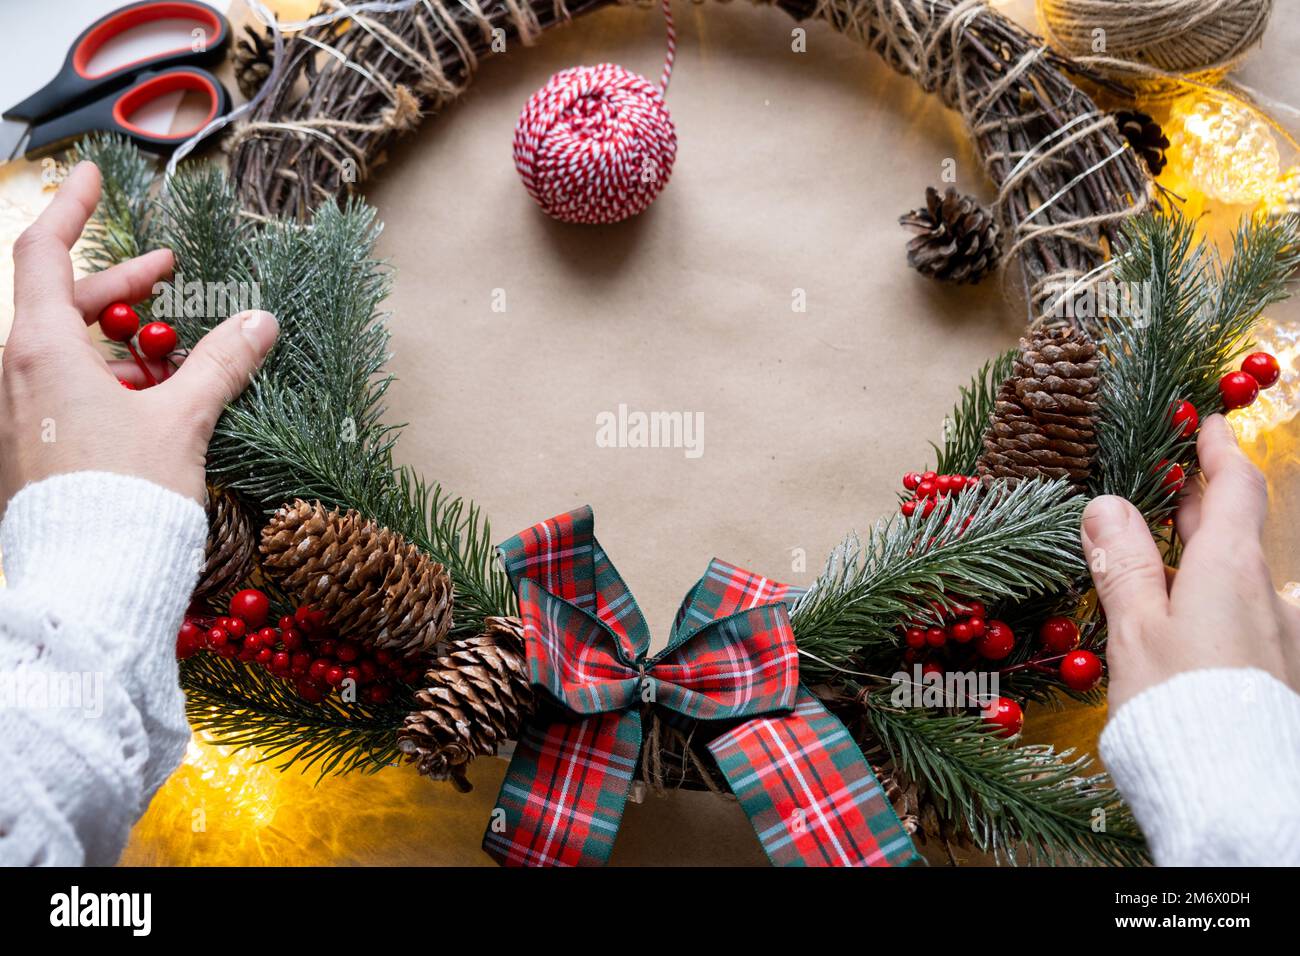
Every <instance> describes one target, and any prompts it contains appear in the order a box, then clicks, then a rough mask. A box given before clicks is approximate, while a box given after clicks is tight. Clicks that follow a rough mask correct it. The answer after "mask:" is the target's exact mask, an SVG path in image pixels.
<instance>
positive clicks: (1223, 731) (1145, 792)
mask: <svg viewBox="0 0 1300 956" xmlns="http://www.w3.org/2000/svg"><path fill="white" fill-rule="evenodd" d="M1101 756H1102V760H1104V761H1105V763H1106V766H1107V768H1108V769H1109V770H1110V773H1111V776H1112V777H1113V778H1114V780H1115V785H1116V786H1117V787H1118V788H1119V790H1120V793H1122V794H1123V795H1124V799H1125V800H1127V801H1128V803H1129V806H1131V807H1132V808H1133V815H1134V816H1135V817H1136V818H1137V822H1138V825H1139V826H1141V828H1142V832H1143V833H1144V834H1145V835H1146V838H1147V843H1148V844H1149V845H1150V847H1151V854H1152V857H1153V858H1154V859H1155V862H1156V863H1158V864H1159V865H1161V866H1297V865H1300V696H1298V695H1297V694H1296V693H1295V692H1294V691H1293V690H1291V689H1290V688H1289V687H1287V686H1286V685H1285V684H1283V683H1282V682H1281V681H1279V680H1277V678H1275V677H1273V676H1272V675H1270V674H1267V673H1265V672H1264V671H1261V670H1255V669H1253V668H1217V669H1207V670H1195V671H1186V672H1184V673H1182V674H1178V675H1176V676H1174V677H1171V678H1169V680H1166V681H1164V682H1163V683H1160V684H1157V685H1156V686H1154V687H1150V688H1147V690H1145V691H1143V692H1142V693H1140V694H1138V695H1137V696H1136V697H1134V698H1133V699H1132V700H1130V701H1129V702H1128V703H1126V704H1124V706H1122V707H1121V708H1120V709H1119V711H1118V712H1116V713H1115V715H1114V716H1113V717H1112V718H1111V720H1110V722H1109V723H1108V724H1107V725H1106V729H1105V730H1104V731H1103V732H1102V735H1101Z"/></svg>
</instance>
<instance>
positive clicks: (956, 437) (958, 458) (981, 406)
mask: <svg viewBox="0 0 1300 956" xmlns="http://www.w3.org/2000/svg"><path fill="white" fill-rule="evenodd" d="M1015 360H1016V350H1015V349H1010V350H1008V351H1006V352H1003V353H1002V354H1001V355H999V356H998V357H997V358H995V359H993V360H992V361H989V362H986V363H985V364H984V367H983V368H981V369H980V370H979V371H978V372H976V373H975V377H974V378H973V379H971V383H970V385H968V386H965V387H963V388H962V389H961V397H960V398H959V399H958V400H957V405H956V407H954V408H953V410H952V414H951V415H950V416H949V417H948V419H947V420H946V421H945V422H944V440H943V447H942V448H940V447H939V446H938V445H935V444H934V443H933V442H931V447H932V448H934V450H935V454H936V456H937V461H936V463H935V466H934V470H935V471H937V472H939V474H941V475H973V474H975V462H976V460H977V459H978V458H979V456H980V453H981V452H982V451H983V450H984V429H986V428H987V427H988V424H989V419H990V418H991V417H992V415H993V404H994V402H995V400H996V399H997V394H998V387H999V386H1001V384H1002V382H1003V381H1004V380H1006V379H1007V378H1008V377H1009V376H1010V375H1011V372H1012V369H1013V367H1014V365H1015Z"/></svg>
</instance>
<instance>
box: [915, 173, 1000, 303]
mask: <svg viewBox="0 0 1300 956" xmlns="http://www.w3.org/2000/svg"><path fill="white" fill-rule="evenodd" d="M898 222H899V224H900V225H903V226H907V227H909V228H911V229H915V230H916V231H917V232H918V233H919V235H917V236H916V238H915V239H913V240H911V241H910V242H909V243H908V244H907V264H908V265H910V266H911V267H912V268H913V269H915V270H916V271H917V272H919V273H921V274H922V275H925V276H929V277H930V278H932V279H940V280H942V281H944V282H978V281H979V280H980V279H982V278H984V276H985V275H987V274H988V273H989V272H991V271H992V270H993V269H995V268H996V267H997V264H998V260H999V259H1000V258H1001V257H1002V244H1001V241H1000V239H999V236H998V221H997V217H996V216H994V215H993V212H992V211H991V210H989V209H986V208H985V207H983V206H981V205H980V204H979V202H978V201H977V200H976V199H975V198H974V197H972V196H963V195H962V194H961V193H959V192H957V190H956V189H954V188H953V187H951V186H949V187H948V191H947V192H946V193H944V194H943V195H942V196H940V195H939V191H938V190H937V189H935V188H934V187H933V186H930V187H927V188H926V190H925V208H924V209H914V210H913V211H912V212H910V213H908V214H907V215H905V216H900V217H899V219H898Z"/></svg>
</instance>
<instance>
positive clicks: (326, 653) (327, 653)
mask: <svg viewBox="0 0 1300 956" xmlns="http://www.w3.org/2000/svg"><path fill="white" fill-rule="evenodd" d="M319 650H320V655H321V657H333V656H334V655H335V653H337V651H338V642H337V641H335V640H333V639H332V638H327V639H326V640H323V641H321V642H320V647H319Z"/></svg>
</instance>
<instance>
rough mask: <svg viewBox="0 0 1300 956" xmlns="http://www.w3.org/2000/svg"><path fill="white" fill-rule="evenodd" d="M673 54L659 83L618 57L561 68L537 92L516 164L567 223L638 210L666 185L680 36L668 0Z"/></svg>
mask: <svg viewBox="0 0 1300 956" xmlns="http://www.w3.org/2000/svg"><path fill="white" fill-rule="evenodd" d="M663 11H664V18H665V20H666V21H667V25H668V55H667V58H666V59H665V61H664V71H663V75H662V76H661V77H660V80H659V86H658V87H656V86H655V85H654V84H652V83H651V82H650V81H649V80H647V79H646V78H645V77H644V76H641V75H640V74H637V73H632V72H631V71H629V70H625V69H623V67H621V66H618V65H617V64H614V63H601V64H598V65H597V66H576V67H573V68H572V69H568V70H561V71H560V72H559V73H556V74H555V75H554V76H552V77H551V78H550V80H548V81H547V83H546V85H545V86H543V87H542V88H541V89H540V90H538V91H537V92H536V93H534V94H533V95H532V97H531V98H530V99H529V100H528V102H527V103H526V104H525V105H524V109H523V112H522V113H520V114H519V121H518V123H516V124H515V147H514V154H515V168H516V169H518V170H519V175H520V177H521V178H522V179H523V181H524V188H525V189H527V190H528V195H530V196H532V197H533V199H534V200H536V202H537V204H538V205H539V206H541V207H542V211H543V212H545V213H546V214H547V215H548V216H551V217H553V218H555V219H559V220H561V221H563V222H578V223H593V224H600V223H611V222H619V221H621V220H623V219H627V218H628V217H629V216H635V215H636V214H637V213H639V212H641V211H642V210H643V209H645V208H646V207H647V206H649V205H650V203H652V202H653V201H654V199H655V197H656V196H658V195H659V192H660V191H661V190H662V189H663V188H664V186H665V185H666V184H667V183H668V177H669V176H670V175H671V174H672V171H673V160H674V159H676V157H677V130H676V129H675V128H674V127H673V121H672V118H671V117H670V116H669V115H668V107H667V106H665V105H664V93H665V92H667V90H668V79H669V77H671V76H672V72H673V59H674V57H675V55H676V50H677V34H676V32H675V31H674V29H673V18H672V11H671V10H670V8H669V0H663Z"/></svg>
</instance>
